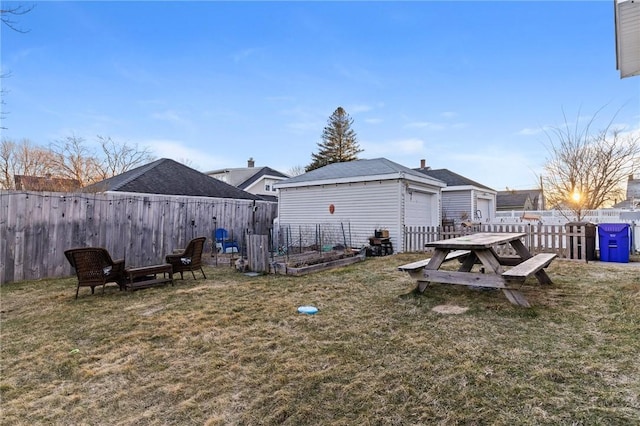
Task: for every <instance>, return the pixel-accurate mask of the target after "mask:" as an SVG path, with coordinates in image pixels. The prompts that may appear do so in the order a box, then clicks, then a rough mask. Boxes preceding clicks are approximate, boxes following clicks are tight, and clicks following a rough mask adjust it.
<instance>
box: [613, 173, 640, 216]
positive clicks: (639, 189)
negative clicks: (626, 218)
mask: <svg viewBox="0 0 640 426" xmlns="http://www.w3.org/2000/svg"><path fill="white" fill-rule="evenodd" d="M613 207H614V208H616V209H640V179H634V178H633V175H631V176H629V180H628V181H627V198H626V199H625V200H624V201H622V202H620V203H617V204H616V205H614V206H613Z"/></svg>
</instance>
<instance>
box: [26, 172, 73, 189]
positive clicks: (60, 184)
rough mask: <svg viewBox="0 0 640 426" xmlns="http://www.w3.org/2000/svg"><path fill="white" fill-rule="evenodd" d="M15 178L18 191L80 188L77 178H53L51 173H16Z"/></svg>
mask: <svg viewBox="0 0 640 426" xmlns="http://www.w3.org/2000/svg"><path fill="white" fill-rule="evenodd" d="M13 179H14V181H15V184H16V189H17V190H18V191H51V192H72V191H76V190H78V189H80V182H79V181H78V180H77V179H65V178H52V177H51V175H47V176H25V175H15V176H14V177H13Z"/></svg>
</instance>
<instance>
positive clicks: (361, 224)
mask: <svg viewBox="0 0 640 426" xmlns="http://www.w3.org/2000/svg"><path fill="white" fill-rule="evenodd" d="M278 204H279V212H278V221H279V226H280V228H281V229H282V228H283V227H285V226H290V227H291V231H292V232H293V233H294V235H293V236H292V237H293V238H294V239H295V238H297V236H296V235H295V232H297V230H298V229H301V228H307V229H308V228H309V227H313V226H314V225H316V224H325V225H333V226H334V227H337V228H341V227H342V226H344V227H345V229H346V230H347V231H349V230H350V233H351V245H352V246H353V247H361V246H364V245H368V244H369V237H370V236H373V235H374V231H375V230H376V229H388V230H389V234H390V235H389V236H390V238H391V242H392V244H393V246H394V249H395V248H396V247H399V246H397V244H399V243H400V241H402V235H401V228H400V222H401V220H400V204H401V185H400V183H399V181H398V180H389V181H373V182H357V183H344V184H328V185H321V186H311V187H295V188H281V189H280V195H279V203H278ZM332 204H333V206H334V209H335V210H334V213H333V214H331V212H330V211H329V206H330V205H332ZM341 224H342V225H341Z"/></svg>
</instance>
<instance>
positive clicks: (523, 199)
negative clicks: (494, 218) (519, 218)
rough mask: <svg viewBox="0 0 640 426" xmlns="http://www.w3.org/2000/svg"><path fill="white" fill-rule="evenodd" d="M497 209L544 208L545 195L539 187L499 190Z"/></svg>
mask: <svg viewBox="0 0 640 426" xmlns="http://www.w3.org/2000/svg"><path fill="white" fill-rule="evenodd" d="M496 206H497V207H496V210H497V211H511V210H520V211H525V210H544V209H545V202H544V195H543V193H542V191H541V190H539V189H530V190H517V191H516V190H509V191H498V195H497V197H496Z"/></svg>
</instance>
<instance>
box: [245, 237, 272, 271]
mask: <svg viewBox="0 0 640 426" xmlns="http://www.w3.org/2000/svg"><path fill="white" fill-rule="evenodd" d="M247 263H248V265H249V270H250V271H253V272H264V273H269V236H268V235H254V234H247Z"/></svg>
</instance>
